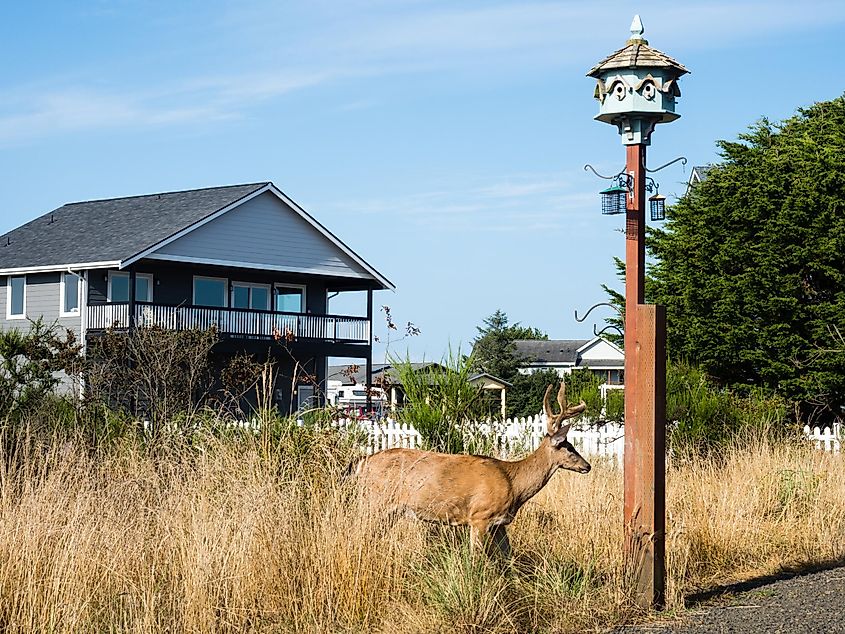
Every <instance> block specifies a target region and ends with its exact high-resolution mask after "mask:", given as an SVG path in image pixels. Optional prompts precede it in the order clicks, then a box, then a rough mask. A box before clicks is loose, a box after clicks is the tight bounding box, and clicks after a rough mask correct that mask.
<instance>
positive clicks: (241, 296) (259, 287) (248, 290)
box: [231, 282, 270, 310]
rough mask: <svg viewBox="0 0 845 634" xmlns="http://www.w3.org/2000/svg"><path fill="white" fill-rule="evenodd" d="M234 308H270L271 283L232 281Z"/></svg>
mask: <svg viewBox="0 0 845 634" xmlns="http://www.w3.org/2000/svg"><path fill="white" fill-rule="evenodd" d="M231 305H232V308H255V309H257V310H270V285H269V284H248V283H246V282H232V304H231Z"/></svg>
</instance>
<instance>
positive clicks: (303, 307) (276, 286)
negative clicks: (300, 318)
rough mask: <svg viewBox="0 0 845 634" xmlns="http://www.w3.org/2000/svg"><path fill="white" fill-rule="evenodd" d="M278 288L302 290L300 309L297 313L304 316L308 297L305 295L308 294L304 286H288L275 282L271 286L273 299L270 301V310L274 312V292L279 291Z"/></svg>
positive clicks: (284, 283)
mask: <svg viewBox="0 0 845 634" xmlns="http://www.w3.org/2000/svg"><path fill="white" fill-rule="evenodd" d="M280 287H281V288H298V289H301V290H302V307H301V308H300V309H299V312H300V314H302V315H304V314H305V313H306V312H307V310H306V306H308V296H307V295H306V293H307V292H308V290H307V289H308V287H307V286H305V284H288V283H286V282H276V283H275V284H273V299H272V300H271V301H270V304H271V306H272V310H276V301H275V297H276V292H277V291H278V290H279V288H280Z"/></svg>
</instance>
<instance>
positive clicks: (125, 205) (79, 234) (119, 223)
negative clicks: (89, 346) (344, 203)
mask: <svg viewBox="0 0 845 634" xmlns="http://www.w3.org/2000/svg"><path fill="white" fill-rule="evenodd" d="M264 192H270V193H272V194H273V195H275V196H276V197H277V198H279V199H280V200H282V201H283V202H284V203H285V204H286V205H287V206H288V207H289V208H290V209H292V210H293V212H294V213H295V214H298V215H299V216H300V217H302V218H303V219H304V220H306V221H307V222H308V224H310V225H311V226H312V227H313V228H314V229H316V230H317V231H318V232H319V233H321V234H322V235H323V236H325V237H326V238H328V239H329V241H331V242H332V243H333V244H334V245H335V246H336V247H337V248H339V249H340V250H342V251H343V252H345V253H346V254H347V255H349V256H350V257H352V258H353V259H354V260H355V261H356V262H358V263H359V264H360V265H361V266H362V267H363V268H364V269H365V270H366V271H367V272H368V273H369V274H370V275H372V276H373V278H374V279H375V280H376V281H378V282H379V284H381V286H382V287H383V288H393V284H391V282H390V281H389V280H387V279H386V278H385V277H384V276H382V275H381V274H380V273H378V271H376V270H375V269H374V268H372V267H371V266H370V265H369V264H367V263H366V262H365V261H364V260H363V259H362V258H361V257H360V256H358V255H357V254H356V253H355V252H353V251H352V250H351V249H350V248H349V247H348V246H346V245H345V244H344V243H343V242H342V241H341V240H340V239H339V238H337V236H335V235H334V234H332V233H331V232H330V231H329V230H328V229H326V228H325V227H324V226H323V225H322V224H320V223H319V222H317V221H316V220H315V219H314V218H313V217H312V216H310V215H309V214H308V213H307V212H306V211H305V210H304V209H302V208H301V207H300V206H299V205H297V204H296V203H295V202H294V201H292V200H291V199H290V198H288V197H287V196H285V194H283V193H282V192H281V191H280V190H278V189H277V188H276V187H275V186H274V185H273V183H271V182H269V181H264V182H259V183H249V184H244V185H228V186H223V187H207V188H203V189H191V190H185V191H176V192H162V193H158V194H145V195H142V196H128V197H125V198H109V199H104V200H90V201H84V202H77V203H68V204H66V205H62V206H61V207H59V208H58V209H54V210H53V211H51V212H49V213H46V214H44V215H43V216H40V217H38V218H36V219H35V220H32V221H30V222H28V223H26V224H24V225H22V226H20V227H18V228H16V229H12V230H11V231H9V232H8V233H5V234H3V235H2V236H0V274H6V273H17V272H32V271H38V270H44V271H48V270H63V269H66V268H68V267H71V268H75V269H82V268H109V267H117V268H124V267H126V266H128V265H129V264H131V263H132V262H134V261H136V260H138V259H140V258H142V257H144V256H146V255H148V254H149V253H151V252H153V251H155V250H156V249H158V248H160V247H162V246H163V245H165V244H168V243H169V242H171V241H173V240H175V239H177V238H178V237H181V236H183V235H186V234H188V233H190V232H191V231H193V230H194V229H196V228H198V227H200V226H202V225H204V224H206V223H207V222H210V221H211V220H214V219H215V218H217V217H219V216H220V215H222V214H224V213H226V212H227V211H229V210H231V209H234V208H236V207H237V206H239V205H240V204H242V203H244V202H246V201H247V200H250V199H252V198H254V197H255V196H258V195H259V194H262V193H264Z"/></svg>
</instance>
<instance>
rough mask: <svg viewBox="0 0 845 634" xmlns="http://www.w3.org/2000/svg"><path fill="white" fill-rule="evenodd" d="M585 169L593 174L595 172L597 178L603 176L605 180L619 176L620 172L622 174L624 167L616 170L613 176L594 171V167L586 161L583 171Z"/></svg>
mask: <svg viewBox="0 0 845 634" xmlns="http://www.w3.org/2000/svg"><path fill="white" fill-rule="evenodd" d="M587 170H590V171H591V172H592V173H593V174H595V175H596V176H598V177H599V178H603V179H604V180H606V181H610V180H613V179H614V178H619V177H620V176H621V175H622V174H624V173H625V170H624V169H622V170H620V171H618V172H616V174H614V175H613V176H602V175H601V174H599V173H598V172H597V171H596V168H594V167H593V166H592V165H590V164H589V163H587V164H586V165H585V166H584V171H587Z"/></svg>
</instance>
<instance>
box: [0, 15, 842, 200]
mask: <svg viewBox="0 0 845 634" xmlns="http://www.w3.org/2000/svg"><path fill="white" fill-rule="evenodd" d="M639 10H640V11H641V12H642V14H643V20H644V23H645V27H646V36H647V37H653V43H654V44H655V45H656V46H658V47H660V48H664V49H665V50H667V52H670V53H671V54H673V55H675V56H676V57H678V58H679V59H682V61H683V59H684V57H685V56H684V53H687V52H689V51H696V50H698V51H701V50H709V49H713V48H719V47H725V46H729V45H732V44H735V43H740V42H746V41H748V40H750V39H755V38H757V39H760V40H763V41H767V42H771V41H772V38H773V37H774V36H778V35H786V34H791V33H796V32H799V31H801V30H805V29H812V28H816V27H819V26H822V25H825V26H830V25H833V24H839V23H842V22H843V21H845V3H842V2H840V1H836V2H833V1H820V2H815V3H813V5H812V10H809V9H808V7H807V6H806V4H801V3H794V2H786V1H783V0H777V1H774V2H763V1H761V0H748V1H740V2H732V1H727V0H722V1H721V2H707V3H704V4H701V3H699V4H690V3H682V4H679V3H677V2H668V1H660V2H651V3H649V4H648V6H646V7H641V8H640V9H639ZM630 14H632V10H631V9H630V6H629V4H628V3H626V2H609V3H608V2H601V3H599V2H592V3H585V2H581V1H578V2H575V1H564V2H527V3H522V2H516V1H509V2H498V3H489V2H483V3H482V2H479V3H475V4H473V3H470V4H468V5H467V4H461V5H457V6H456V5H453V4H451V3H440V2H385V1H383V0H380V1H376V2H361V1H359V2H352V3H343V4H340V3H333V2H332V3H327V2H317V3H311V2H303V3H299V4H297V3H278V2H275V1H273V2H258V3H253V4H251V5H249V6H248V7H247V8H244V5H243V4H237V5H233V6H232V7H231V9H230V11H229V12H228V13H223V14H222V15H217V14H215V16H213V17H210V18H206V21H205V23H203V21H202V20H203V17H202V16H192V17H195V18H196V21H197V24H192V25H191V26H192V30H191V31H190V33H192V34H193V37H194V38H195V39H189V40H187V41H184V42H181V43H180V45H179V46H180V51H179V55H180V57H184V58H186V59H190V58H192V57H196V59H197V60H198V61H197V63H196V64H194V65H193V66H192V69H191V71H190V73H189V74H188V75H187V76H186V75H185V74H184V73H185V72H188V71H182V76H181V77H180V76H176V75H174V74H167V75H166V77H167V79H166V81H164V82H161V83H160V84H158V85H155V88H154V89H152V90H151V89H149V88H146V86H149V85H150V82H149V81H148V82H139V81H138V80H137V78H134V77H133V74H132V73H123V72H118V71H115V70H114V69H112V75H109V73H108V68H109V64H111V63H112V60H110V59H109V56H108V55H104V57H103V60H102V61H101V62H100V64H101V65H102V68H89V69H87V73H86V72H82V71H80V70H79V69H75V68H74V69H65V70H66V72H70V73H73V75H74V76H73V79H68V78H67V77H63V78H62V79H57V80H56V81H55V82H54V83H55V85H51V82H50V80H49V78H42V80H41V82H40V85H39V86H38V87H37V88H36V87H35V86H33V85H29V86H18V87H15V86H6V87H5V88H4V95H3V97H2V103H0V143H3V144H7V145H8V144H10V143H20V142H23V141H25V140H26V139H30V138H33V137H39V136H46V135H51V134H57V133H64V132H72V131H81V130H90V129H104V128H119V127H126V128H130V127H145V126H163V125H177V124H178V125H184V124H188V123H191V124H195V125H201V124H203V123H208V122H214V121H220V120H223V119H231V118H236V117H239V116H243V115H244V114H245V113H247V112H248V111H249V110H250V109H251V108H253V107H255V106H256V105H259V104H261V103H263V102H266V101H271V100H275V99H278V98H280V97H282V96H284V95H287V94H290V93H293V92H296V91H302V90H306V89H309V88H313V87H316V86H321V85H327V84H332V83H336V82H339V81H343V80H346V79H349V78H351V77H375V76H383V75H391V74H392V75H400V74H406V75H407V74H414V73H420V72H429V73H431V72H437V73H443V74H457V75H459V74H466V73H471V74H479V73H485V74H491V73H494V74H498V75H501V76H502V78H503V81H506V76H508V75H512V74H513V73H525V72H540V71H542V70H543V69H548V68H550V67H560V66H564V65H566V66H568V67H573V68H577V69H580V70H586V68H587V67H589V65H590V64H591V63H593V62H595V61H596V60H597V59H599V58H600V57H601V56H602V55H603V54H605V53H607V52H609V51H610V50H612V49H613V48H614V46H616V45H621V44H622V43H623V42H624V38H625V37H626V35H627V26H628V21H629V20H630ZM180 26H181V25H180V24H179V23H178V21H177V23H175V24H173V25H171V28H172V29H174V30H175V31H178V30H179V28H180ZM777 41H778V42H780V40H777ZM209 42H214V43H215V45H210V44H209ZM215 46H216V48H214V47H215ZM209 47H211V48H209ZM163 54H164V53H163ZM59 68H61V67H60V66H59ZM244 68H250V69H251V70H250V71H248V72H242V69H244ZM693 70H694V69H693ZM58 72H61V70H60V71H58ZM174 73H176V71H174ZM103 74H105V77H102V76H101V75H103ZM141 85H143V86H145V88H143V89H141V88H139V86H141ZM336 107H337V108H341V109H343V108H346V109H352V108H358V107H366V102H362V101H352V102H348V103H347V104H346V105H345V106H344V105H343V104H342V103H341V104H339V105H338V106H336ZM499 186H500V187H504V188H506V189H507V188H510V189H511V190H512V191H513V194H512V195H514V196H519V195H523V194H528V193H533V192H528V191H524V190H523V189H521V187H524V185H519V184H502V185H499ZM533 186H534V187H538V186H539V187H541V188H542V187H544V185H543V184H534V185H533ZM506 189H505V190H503V191H506ZM491 193H492V194H493V195H494V196H495V194H496V192H478V195H480V196H486V195H489V194H491Z"/></svg>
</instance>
